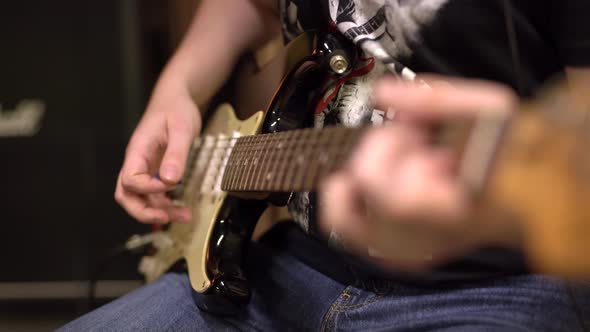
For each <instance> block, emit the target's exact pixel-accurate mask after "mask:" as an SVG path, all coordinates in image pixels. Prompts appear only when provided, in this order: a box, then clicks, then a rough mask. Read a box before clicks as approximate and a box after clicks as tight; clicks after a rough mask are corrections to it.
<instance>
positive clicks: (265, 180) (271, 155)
mask: <svg viewBox="0 0 590 332" xmlns="http://www.w3.org/2000/svg"><path fill="white" fill-rule="evenodd" d="M282 136H283V135H282V133H280V134H277V136H276V137H275V139H274V140H269V149H268V157H267V159H266V160H265V165H264V166H265V167H264V168H263V171H262V174H261V175H262V181H261V182H260V184H261V186H262V188H261V189H262V190H265V191H270V190H272V187H271V184H272V177H273V173H272V169H273V168H274V160H275V159H276V156H277V154H278V152H279V151H278V149H277V143H278V142H279V141H280V140H281V139H282Z"/></svg>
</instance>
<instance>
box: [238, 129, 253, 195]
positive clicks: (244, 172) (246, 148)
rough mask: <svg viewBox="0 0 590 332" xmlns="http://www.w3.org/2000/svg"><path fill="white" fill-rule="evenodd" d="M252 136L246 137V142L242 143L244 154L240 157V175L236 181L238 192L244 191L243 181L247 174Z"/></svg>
mask: <svg viewBox="0 0 590 332" xmlns="http://www.w3.org/2000/svg"><path fill="white" fill-rule="evenodd" d="M253 137H254V136H248V137H247V139H246V141H245V142H244V143H245V144H244V154H243V156H242V160H241V163H240V168H241V169H240V175H239V181H238V190H244V185H245V183H244V181H245V177H246V175H247V174H248V165H249V163H250V162H249V160H248V159H249V157H250V147H251V146H252V138H253Z"/></svg>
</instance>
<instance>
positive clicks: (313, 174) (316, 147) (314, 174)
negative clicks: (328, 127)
mask: <svg viewBox="0 0 590 332" xmlns="http://www.w3.org/2000/svg"><path fill="white" fill-rule="evenodd" d="M319 139H320V131H319V130H318V131H316V132H315V133H314V135H312V140H313V141H314V144H313V146H312V151H313V154H314V155H315V156H317V157H316V158H314V163H313V167H312V168H311V184H310V186H311V187H315V184H316V183H317V179H318V175H319V171H320V168H321V164H320V153H321V152H322V151H321V150H320V148H321V146H320V144H319Z"/></svg>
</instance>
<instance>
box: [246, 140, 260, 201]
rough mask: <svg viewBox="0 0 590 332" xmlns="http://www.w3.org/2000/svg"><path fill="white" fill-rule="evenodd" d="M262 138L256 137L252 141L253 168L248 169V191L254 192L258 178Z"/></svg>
mask: <svg viewBox="0 0 590 332" xmlns="http://www.w3.org/2000/svg"><path fill="white" fill-rule="evenodd" d="M260 141H261V138H260V137H259V136H254V138H253V141H252V162H251V163H250V164H251V167H250V168H249V169H248V175H247V178H246V187H247V188H248V190H253V189H254V188H253V187H254V179H255V177H256V168H257V166H258V165H259V164H260V155H261V154H262V150H261V149H260V148H259V146H260Z"/></svg>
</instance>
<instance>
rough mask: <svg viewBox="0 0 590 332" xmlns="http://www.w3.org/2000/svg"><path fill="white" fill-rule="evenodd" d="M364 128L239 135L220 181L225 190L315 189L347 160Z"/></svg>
mask: <svg viewBox="0 0 590 332" xmlns="http://www.w3.org/2000/svg"><path fill="white" fill-rule="evenodd" d="M362 131H363V129H357V128H342V127H329V128H324V129H322V130H318V129H302V130H294V131H288V132H282V133H276V134H263V135H255V136H246V137H240V138H239V139H237V141H236V143H235V145H234V146H233V149H232V152H231V155H230V156H229V159H228V162H227V165H226V167H225V171H224V175H223V178H222V182H221V189H222V190H224V191H234V192H236V191H272V192H292V191H310V190H314V189H316V186H317V184H318V182H319V181H320V180H321V179H323V178H324V177H325V176H326V175H328V174H330V173H332V172H334V171H335V170H336V169H338V168H339V167H340V166H342V164H343V163H344V162H345V161H346V158H347V157H348V155H349V154H350V151H351V150H352V148H353V147H354V145H355V143H356V142H357V141H358V138H359V136H360V135H361V133H362Z"/></svg>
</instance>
